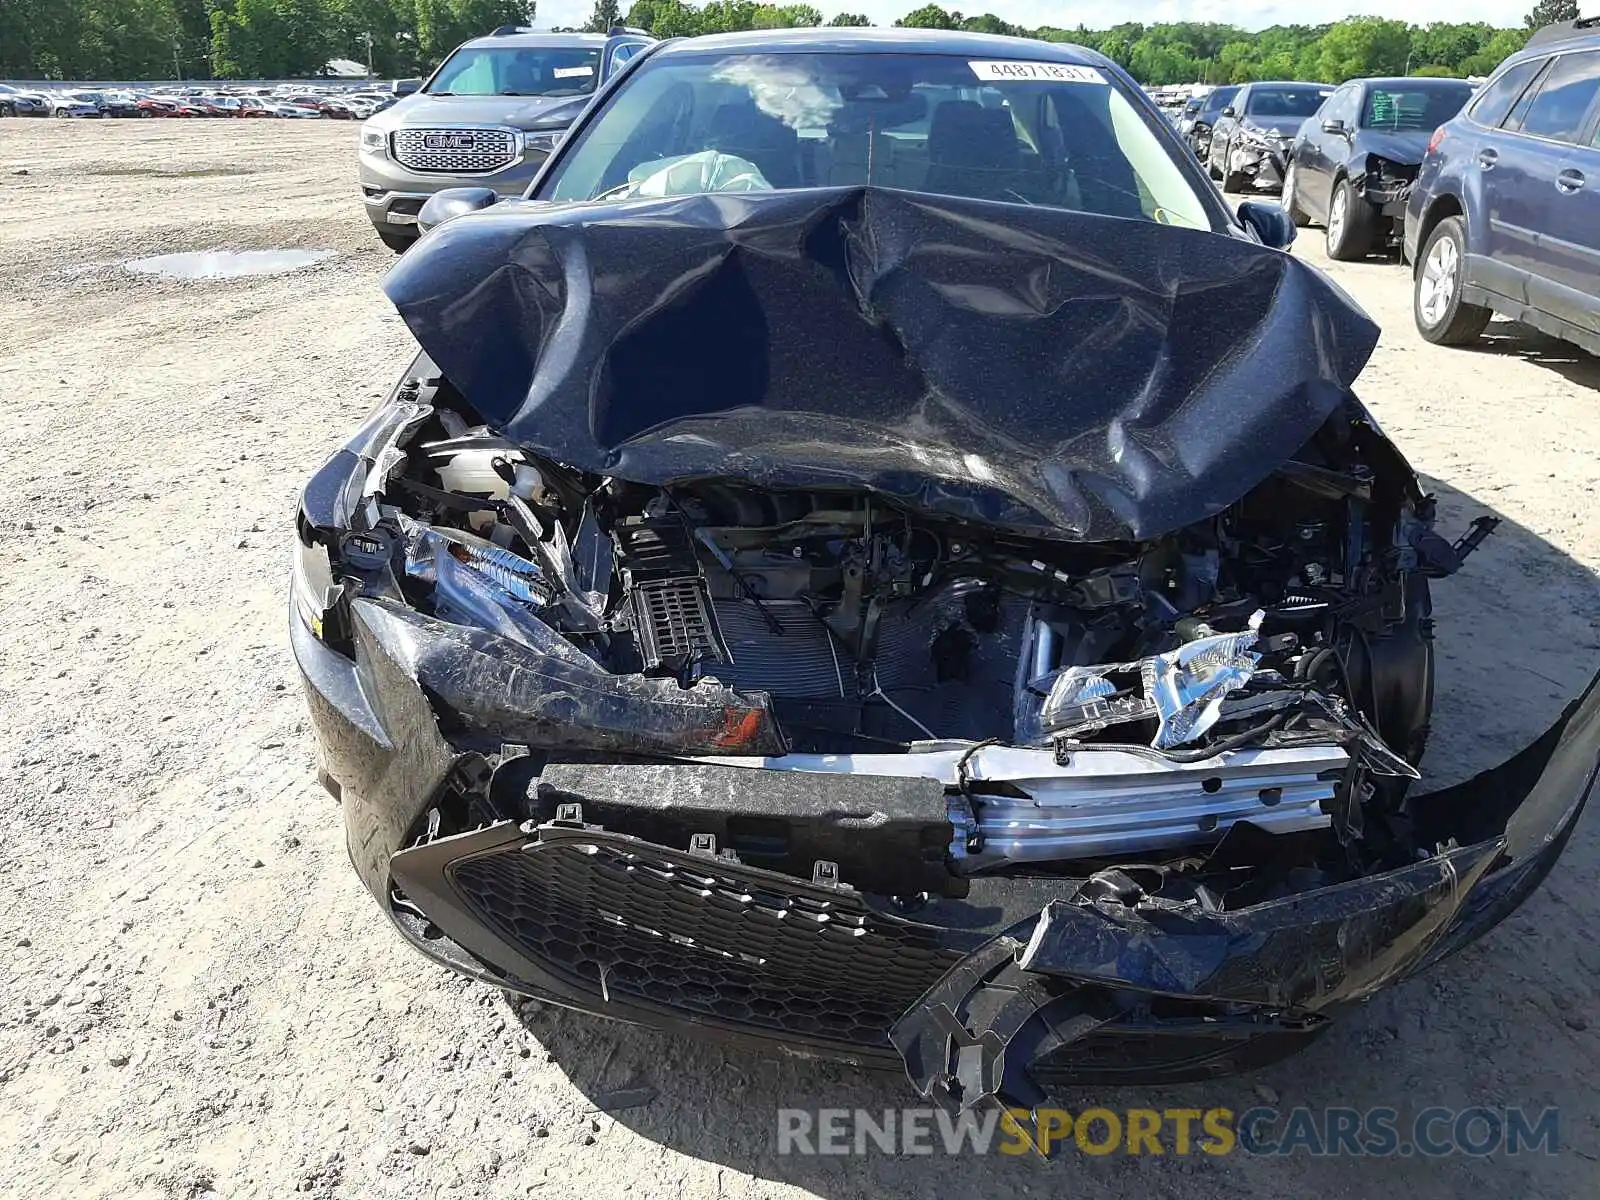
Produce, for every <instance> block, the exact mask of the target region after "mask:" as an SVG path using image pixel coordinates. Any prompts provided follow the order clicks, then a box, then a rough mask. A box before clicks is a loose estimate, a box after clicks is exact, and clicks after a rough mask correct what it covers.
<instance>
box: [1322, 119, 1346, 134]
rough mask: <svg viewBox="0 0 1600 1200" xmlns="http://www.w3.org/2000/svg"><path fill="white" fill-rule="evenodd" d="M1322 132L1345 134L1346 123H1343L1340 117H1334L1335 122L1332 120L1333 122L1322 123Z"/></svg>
mask: <svg viewBox="0 0 1600 1200" xmlns="http://www.w3.org/2000/svg"><path fill="white" fill-rule="evenodd" d="M1322 132H1323V133H1337V134H1343V133H1344V122H1343V121H1341V120H1340V119H1339V118H1338V117H1334V118H1333V120H1331V121H1324V122H1323V123H1322Z"/></svg>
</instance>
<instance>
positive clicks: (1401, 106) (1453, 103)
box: [1361, 83, 1472, 133]
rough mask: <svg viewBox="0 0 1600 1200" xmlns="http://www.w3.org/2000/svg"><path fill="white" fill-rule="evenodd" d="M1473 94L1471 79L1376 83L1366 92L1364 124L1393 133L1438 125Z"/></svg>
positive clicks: (1364, 125)
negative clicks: (1445, 82)
mask: <svg viewBox="0 0 1600 1200" xmlns="http://www.w3.org/2000/svg"><path fill="white" fill-rule="evenodd" d="M1471 95H1472V85H1471V84H1468V83H1454V84H1448V85H1442V84H1433V85H1425V86H1415V85H1411V84H1408V85H1406V86H1405V87H1403V88H1389V87H1375V88H1373V89H1372V90H1370V91H1369V92H1368V93H1367V105H1366V107H1365V108H1364V109H1363V110H1362V112H1361V124H1362V127H1363V128H1366V129H1385V130H1388V131H1390V132H1392V133H1402V132H1406V131H1408V130H1409V131H1418V130H1424V129H1426V130H1433V129H1437V128H1438V127H1439V126H1441V125H1443V124H1444V123H1445V122H1446V121H1448V120H1449V119H1450V118H1451V117H1453V116H1455V115H1456V114H1457V113H1458V112H1460V111H1461V106H1462V105H1463V104H1465V103H1466V102H1467V98H1468V97H1470V96H1471Z"/></svg>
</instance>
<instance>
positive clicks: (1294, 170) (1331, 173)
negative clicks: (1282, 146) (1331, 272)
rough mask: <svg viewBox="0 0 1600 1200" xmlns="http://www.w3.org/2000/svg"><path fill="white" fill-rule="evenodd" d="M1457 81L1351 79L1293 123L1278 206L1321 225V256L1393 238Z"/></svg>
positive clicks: (1457, 104) (1454, 108)
mask: <svg viewBox="0 0 1600 1200" xmlns="http://www.w3.org/2000/svg"><path fill="white" fill-rule="evenodd" d="M1472 93H1473V87H1472V85H1471V84H1470V83H1468V82H1466V81H1465V80H1463V79H1353V80H1351V81H1350V82H1348V83H1345V84H1342V85H1340V87H1339V88H1338V89H1337V90H1336V91H1335V92H1334V93H1333V95H1331V96H1329V97H1328V98H1327V99H1326V100H1324V101H1323V102H1322V107H1321V108H1319V109H1318V110H1317V111H1316V113H1315V114H1314V115H1313V116H1311V117H1309V118H1308V119H1307V120H1306V121H1305V123H1304V124H1302V125H1301V126H1300V132H1299V134H1297V135H1296V137H1295V140H1294V144H1293V145H1292V146H1291V147H1290V149H1289V174H1288V177H1287V178H1286V179H1285V180H1284V184H1283V207H1284V209H1285V210H1286V211H1287V212H1288V213H1289V216H1290V218H1291V219H1292V220H1293V221H1294V223H1295V224H1296V225H1300V226H1305V225H1312V224H1321V225H1323V226H1324V227H1325V228H1326V229H1327V248H1328V257H1330V258H1335V259H1340V260H1344V261H1349V260H1352V259H1358V258H1363V257H1365V256H1366V255H1368V254H1370V253H1371V252H1372V251H1373V250H1374V249H1377V248H1380V247H1385V246H1389V245H1391V244H1398V243H1399V241H1400V236H1401V233H1402V231H1403V229H1404V224H1405V211H1406V201H1407V200H1409V199H1410V197H1411V189H1412V186H1413V185H1414V184H1415V183H1416V179H1417V170H1418V168H1419V167H1420V166H1421V163H1422V158H1423V156H1424V155H1425V154H1426V153H1427V152H1428V141H1429V139H1430V138H1431V137H1432V136H1433V131H1434V130H1435V129H1437V128H1438V127H1439V126H1440V125H1442V124H1444V122H1446V121H1448V120H1449V119H1450V118H1451V117H1453V116H1455V115H1456V114H1457V113H1458V112H1460V111H1461V106H1462V105H1463V104H1465V103H1466V102H1467V100H1468V99H1469V98H1470V97H1471V96H1472Z"/></svg>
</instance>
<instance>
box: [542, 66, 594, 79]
mask: <svg viewBox="0 0 1600 1200" xmlns="http://www.w3.org/2000/svg"><path fill="white" fill-rule="evenodd" d="M550 74H552V75H554V76H555V77H556V78H557V79H576V78H577V77H578V76H580V75H593V74H594V68H593V67H557V68H556V69H555V70H554V71H551V72H550Z"/></svg>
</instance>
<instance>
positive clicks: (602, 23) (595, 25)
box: [584, 0, 621, 33]
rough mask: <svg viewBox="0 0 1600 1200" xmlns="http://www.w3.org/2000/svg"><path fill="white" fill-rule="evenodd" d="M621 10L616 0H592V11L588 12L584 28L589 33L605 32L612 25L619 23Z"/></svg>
mask: <svg viewBox="0 0 1600 1200" xmlns="http://www.w3.org/2000/svg"><path fill="white" fill-rule="evenodd" d="M620 19H621V10H620V8H619V6H618V4H617V0H594V11H593V12H592V13H590V14H589V21H588V24H586V25H585V26H584V29H586V30H588V31H589V32H590V33H605V32H606V31H607V30H609V29H610V28H611V27H612V26H613V25H616V24H618V23H619V21H620Z"/></svg>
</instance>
